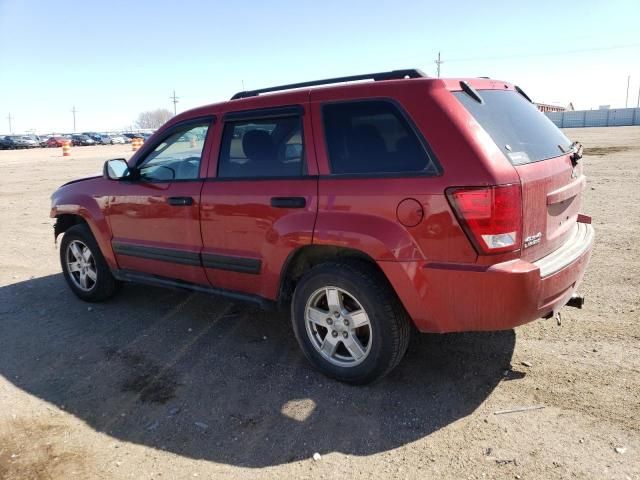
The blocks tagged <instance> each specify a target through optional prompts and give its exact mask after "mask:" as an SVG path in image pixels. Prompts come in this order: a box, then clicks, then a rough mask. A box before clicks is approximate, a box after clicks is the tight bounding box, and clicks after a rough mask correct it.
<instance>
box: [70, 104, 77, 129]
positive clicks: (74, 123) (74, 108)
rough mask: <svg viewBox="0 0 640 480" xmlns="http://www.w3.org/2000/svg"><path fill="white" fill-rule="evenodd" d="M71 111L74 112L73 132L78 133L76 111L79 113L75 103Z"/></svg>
mask: <svg viewBox="0 0 640 480" xmlns="http://www.w3.org/2000/svg"><path fill="white" fill-rule="evenodd" d="M71 113H73V133H76V113H78V111H77V110H76V106H75V105H74V106H73V108H72V109H71Z"/></svg>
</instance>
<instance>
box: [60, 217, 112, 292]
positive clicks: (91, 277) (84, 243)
mask: <svg viewBox="0 0 640 480" xmlns="http://www.w3.org/2000/svg"><path fill="white" fill-rule="evenodd" d="M60 263H61V265H62V272H63V273H64V278H65V280H66V281H67V284H68V285H69V287H70V288H71V290H72V291H73V293H75V294H76V295H77V296H78V297H79V298H81V299H82V300H85V301H87V302H101V301H103V300H106V299H108V298H110V297H112V296H113V295H114V293H115V292H116V290H117V288H118V281H117V280H116V279H115V278H114V277H113V275H112V274H111V270H110V269H109V266H108V265H107V262H106V261H105V259H104V257H103V256H102V252H101V251H100V248H99V247H98V244H97V242H96V240H95V238H93V234H92V233H91V230H90V229H89V227H88V226H87V225H86V224H82V225H74V226H73V227H71V228H69V229H68V230H67V231H66V232H65V234H64V236H63V237H62V242H60Z"/></svg>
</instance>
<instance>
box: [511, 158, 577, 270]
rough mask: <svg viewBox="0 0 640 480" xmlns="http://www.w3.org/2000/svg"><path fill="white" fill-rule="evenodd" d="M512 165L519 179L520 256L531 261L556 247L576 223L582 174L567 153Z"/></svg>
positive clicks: (569, 234) (566, 237) (565, 238)
mask: <svg viewBox="0 0 640 480" xmlns="http://www.w3.org/2000/svg"><path fill="white" fill-rule="evenodd" d="M515 168H516V171H517V172H518V175H519V176H520V180H521V182H522V213H523V215H522V237H523V242H522V258H523V259H525V260H531V261H535V260H538V259H540V258H542V257H544V256H545V255H547V254H549V253H551V252H553V251H554V250H556V249H557V248H559V247H560V246H561V245H562V244H563V243H564V242H565V241H566V240H567V239H568V238H569V237H570V236H571V234H572V233H573V230H574V229H575V228H576V227H577V225H576V221H577V218H578V214H579V213H580V211H581V209H582V191H583V190H584V188H585V177H584V176H583V175H582V166H581V165H577V166H576V167H575V169H574V168H573V165H572V164H571V159H570V158H569V156H568V155H563V156H560V157H556V158H551V159H548V160H544V161H541V162H535V163H529V164H527V165H520V166H516V167H515Z"/></svg>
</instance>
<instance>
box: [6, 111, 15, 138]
mask: <svg viewBox="0 0 640 480" xmlns="http://www.w3.org/2000/svg"><path fill="white" fill-rule="evenodd" d="M12 118H14V117H12V116H11V112H9V115H7V120H9V133H13V130H12V129H11V119H12Z"/></svg>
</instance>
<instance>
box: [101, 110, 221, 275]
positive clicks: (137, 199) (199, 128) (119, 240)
mask: <svg viewBox="0 0 640 480" xmlns="http://www.w3.org/2000/svg"><path fill="white" fill-rule="evenodd" d="M210 124H211V119H201V120H197V121H190V122H188V123H183V124H178V125H176V126H174V127H171V128H169V129H168V130H167V131H166V132H165V133H164V134H163V135H162V136H161V137H160V139H159V140H158V141H155V142H154V143H153V144H152V145H150V146H149V147H146V148H145V149H144V152H143V153H142V155H140V156H139V159H138V161H136V166H135V170H136V172H135V173H134V176H133V178H134V180H132V181H127V180H125V181H120V182H118V183H117V185H116V187H115V190H116V191H115V193H114V195H112V196H111V197H110V199H109V207H108V220H109V223H110V225H111V230H112V233H113V238H112V245H113V250H114V253H115V255H116V259H117V262H118V266H119V267H120V268H121V269H123V270H128V271H135V272H141V273H146V274H152V275H157V276H161V277H166V278H170V279H178V280H182V281H185V282H190V283H196V284H201V285H207V284H208V281H207V278H206V275H205V273H204V270H203V268H202V264H201V262H200V251H201V249H202V237H201V235H200V193H201V190H202V183H203V180H202V178H201V168H202V170H203V171H204V170H205V168H206V166H204V165H201V159H202V158H206V156H205V155H203V154H204V153H205V151H206V149H205V144H206V138H207V131H208V129H209V126H210Z"/></svg>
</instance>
